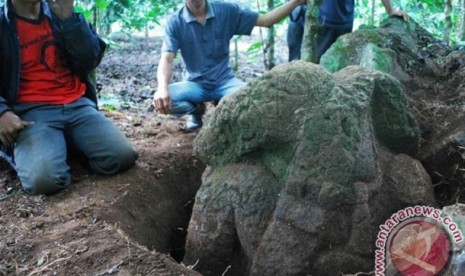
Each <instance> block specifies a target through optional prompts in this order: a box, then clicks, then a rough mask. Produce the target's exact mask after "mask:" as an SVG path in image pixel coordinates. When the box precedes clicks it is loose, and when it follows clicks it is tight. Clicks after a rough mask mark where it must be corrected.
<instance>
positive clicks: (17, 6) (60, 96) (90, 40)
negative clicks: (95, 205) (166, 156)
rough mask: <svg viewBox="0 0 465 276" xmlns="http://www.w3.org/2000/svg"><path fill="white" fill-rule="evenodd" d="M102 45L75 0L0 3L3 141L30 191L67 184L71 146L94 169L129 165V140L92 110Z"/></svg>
mask: <svg viewBox="0 0 465 276" xmlns="http://www.w3.org/2000/svg"><path fill="white" fill-rule="evenodd" d="M104 50H105V43H103V41H102V40H101V39H100V38H99V37H98V36H97V35H96V34H95V32H94V31H93V30H92V29H91V28H90V26H89V25H88V24H87V23H86V21H85V19H84V17H83V16H82V15H81V14H78V13H75V12H74V1H73V0H51V1H50V2H49V3H47V2H45V1H40V0H8V1H7V2H6V3H5V5H4V7H3V8H2V9H1V10H0V141H1V143H2V144H3V145H4V146H5V145H7V146H13V148H14V158H15V162H16V169H17V172H18V176H19V178H20V180H21V183H22V185H23V187H24V189H25V190H26V191H27V192H28V193H30V194H50V193H53V192H56V191H59V190H61V189H63V188H65V187H67V186H68V185H69V184H70V182H71V178H70V174H69V166H68V164H67V162H66V159H67V147H68V146H73V147H75V148H76V149H77V150H79V151H80V152H82V153H83V154H84V156H86V157H87V158H88V161H89V164H90V167H91V168H92V169H93V170H94V171H95V172H97V173H101V174H115V173H117V172H119V171H121V170H124V169H127V168H129V167H130V166H131V165H132V164H134V161H135V160H136V158H137V153H136V152H135V151H134V149H133V148H132V146H131V144H130V143H129V141H128V140H127V139H126V137H125V136H124V135H123V134H122V133H121V131H120V130H119V129H118V128H117V127H116V126H115V125H114V124H113V123H111V122H110V121H109V120H108V119H107V118H105V117H104V116H103V115H102V114H101V113H100V112H98V110H97V97H96V92H95V89H94V86H93V84H92V82H91V81H90V77H89V73H90V72H91V71H92V70H93V69H95V67H96V66H97V65H98V64H99V63H100V61H101V59H102V57H103V53H104Z"/></svg>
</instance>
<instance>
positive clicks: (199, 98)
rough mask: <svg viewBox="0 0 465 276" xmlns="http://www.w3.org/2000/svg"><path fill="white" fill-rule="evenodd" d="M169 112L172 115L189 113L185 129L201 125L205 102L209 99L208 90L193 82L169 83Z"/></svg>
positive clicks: (196, 127) (194, 128)
mask: <svg viewBox="0 0 465 276" xmlns="http://www.w3.org/2000/svg"><path fill="white" fill-rule="evenodd" d="M168 90H169V92H170V96H171V114H172V115H174V116H178V117H180V116H183V115H190V116H189V118H188V119H187V121H186V130H188V131H190V130H196V129H199V128H201V127H202V125H203V122H202V116H203V114H204V113H205V102H207V101H209V100H211V99H210V97H209V94H211V92H210V91H208V90H206V89H204V88H203V87H202V86H201V85H199V84H196V83H195V82H190V81H183V82H176V83H173V84H170V85H169V86H168Z"/></svg>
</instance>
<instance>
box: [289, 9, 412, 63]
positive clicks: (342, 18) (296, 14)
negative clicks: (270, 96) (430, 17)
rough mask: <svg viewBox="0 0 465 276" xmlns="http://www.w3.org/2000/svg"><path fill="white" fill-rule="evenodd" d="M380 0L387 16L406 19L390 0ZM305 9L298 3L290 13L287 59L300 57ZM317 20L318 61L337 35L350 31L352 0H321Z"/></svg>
mask: <svg viewBox="0 0 465 276" xmlns="http://www.w3.org/2000/svg"><path fill="white" fill-rule="evenodd" d="M381 2H382V3H383V6H384V8H385V9H386V12H387V14H389V16H400V17H402V18H403V19H404V20H406V21H408V15H407V14H406V13H405V12H403V11H400V10H394V9H393V8H392V3H391V0H381ZM306 9H307V5H300V6H299V7H297V8H295V9H294V10H293V11H292V13H291V15H290V20H289V26H288V29H287V45H288V47H289V61H292V60H297V59H300V48H301V45H302V39H303V35H304V25H305V12H306ZM318 21H319V23H320V24H321V29H320V31H319V33H318V42H317V47H316V48H317V57H318V62H319V61H320V58H321V56H322V55H323V54H324V53H325V52H326V50H328V49H329V47H331V45H332V44H333V43H334V42H335V41H336V39H337V38H338V37H339V36H341V35H343V34H347V33H350V32H352V27H353V24H354V0H323V3H322V4H321V6H320V15H319V17H318Z"/></svg>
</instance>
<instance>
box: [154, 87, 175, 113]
mask: <svg viewBox="0 0 465 276" xmlns="http://www.w3.org/2000/svg"><path fill="white" fill-rule="evenodd" d="M153 105H154V106H155V107H156V108H157V110H158V112H160V113H163V114H169V113H170V109H171V97H170V93H169V92H168V89H166V88H165V89H158V90H157V92H155V95H153Z"/></svg>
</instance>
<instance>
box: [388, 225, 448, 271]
mask: <svg viewBox="0 0 465 276" xmlns="http://www.w3.org/2000/svg"><path fill="white" fill-rule="evenodd" d="M450 249H451V244H450V241H449V239H448V235H447V233H446V232H444V230H443V229H442V228H441V227H439V226H438V225H437V224H435V223H431V222H427V221H424V220H422V219H418V220H413V221H411V222H409V223H407V224H405V225H402V226H401V227H400V228H399V229H395V233H394V234H393V236H392V239H391V242H390V244H389V256H390V258H391V261H392V263H393V264H394V265H395V267H396V268H397V269H398V270H399V272H400V273H401V274H402V275H405V276H407V275H408V276H433V275H437V274H438V273H439V272H440V271H441V270H442V269H443V268H444V266H446V264H447V263H448V261H449V258H450V256H451V255H450Z"/></svg>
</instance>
